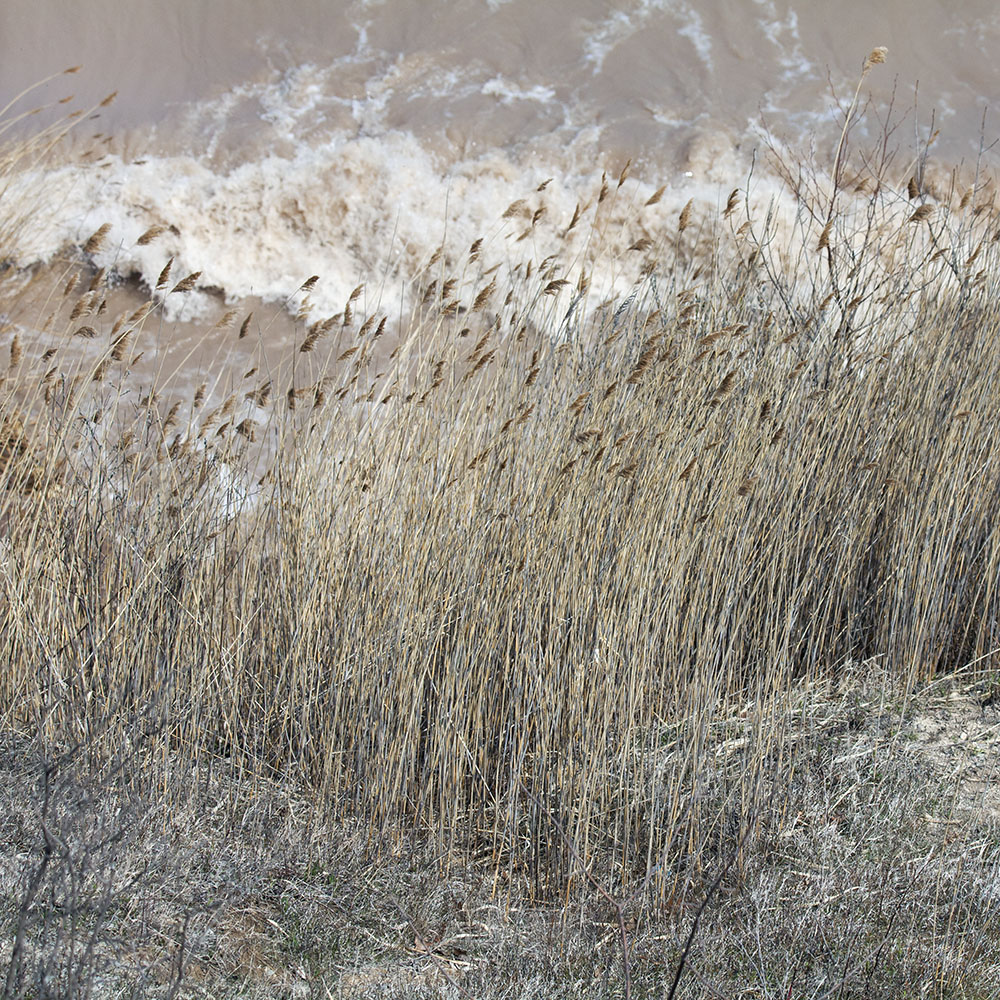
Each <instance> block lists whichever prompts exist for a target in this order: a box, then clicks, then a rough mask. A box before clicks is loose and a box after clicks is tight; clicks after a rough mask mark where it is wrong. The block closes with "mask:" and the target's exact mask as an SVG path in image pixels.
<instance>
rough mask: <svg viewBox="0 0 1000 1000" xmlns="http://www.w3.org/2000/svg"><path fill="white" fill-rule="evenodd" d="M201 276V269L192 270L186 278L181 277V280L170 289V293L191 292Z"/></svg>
mask: <svg viewBox="0 0 1000 1000" xmlns="http://www.w3.org/2000/svg"><path fill="white" fill-rule="evenodd" d="M200 277H201V271H192V272H191V273H190V274H189V275H188V276H187V277H186V278H181V280H180V281H178V282H177V284H176V285H174V287H173V288H171V289H170V294H171V295H173V293H174V292H190V291H191V289H192V288H194V286H195V285H196V284H197V282H198V279H199V278H200Z"/></svg>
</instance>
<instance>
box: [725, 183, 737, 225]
mask: <svg viewBox="0 0 1000 1000" xmlns="http://www.w3.org/2000/svg"><path fill="white" fill-rule="evenodd" d="M739 203H740V189H739V188H733V190H732V192H731V193H730V195H729V199H728V200H727V201H726V208H725V211H723V213H722V215H723V217H724V218H727V219H728V218H729V216H730V215H732V214H733V212H734V211H735V210H736V206H737V205H738V204H739Z"/></svg>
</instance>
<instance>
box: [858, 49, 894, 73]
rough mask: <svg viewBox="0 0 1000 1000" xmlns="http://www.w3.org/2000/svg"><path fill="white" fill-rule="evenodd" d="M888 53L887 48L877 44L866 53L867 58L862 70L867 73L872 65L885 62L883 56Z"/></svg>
mask: <svg viewBox="0 0 1000 1000" xmlns="http://www.w3.org/2000/svg"><path fill="white" fill-rule="evenodd" d="M888 54H889V50H888V49H887V48H886V47H885V46H884V45H879V46H877V47H876V48H874V49H872V50H871V52H869V53H868V58H867V59H866V60H865V65H864V70H863V72H865V73H867V72H868V70H870V69H871V68H872V66H878V65H879V64H880V63H884V62H885V57H886V56H887V55H888Z"/></svg>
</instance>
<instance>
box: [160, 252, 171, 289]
mask: <svg viewBox="0 0 1000 1000" xmlns="http://www.w3.org/2000/svg"><path fill="white" fill-rule="evenodd" d="M173 266H174V258H173V257H171V258H170V260H168V261H167V262H166V264H164V265H163V270H162V271H160V276H159V277H158V278H157V279H156V288H157V289H160V288H165V287H166V285H167V282H168V281H169V280H170V269H171V268H172V267H173Z"/></svg>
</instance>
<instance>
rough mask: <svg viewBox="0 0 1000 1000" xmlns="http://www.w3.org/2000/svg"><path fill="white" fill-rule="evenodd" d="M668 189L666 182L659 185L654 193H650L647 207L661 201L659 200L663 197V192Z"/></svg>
mask: <svg viewBox="0 0 1000 1000" xmlns="http://www.w3.org/2000/svg"><path fill="white" fill-rule="evenodd" d="M666 190H667V185H666V184H663V185H661V186H660V187H658V188H657V189H656V190H655V191H654V192H653V193H652V194H651V195H650V196H649V197H648V198H647V199H646V207H647V208H648V207H649V206H650V205H655V204H657V203H658V202H659V200H660V199H661V198H662V197H663V192H664V191H666Z"/></svg>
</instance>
